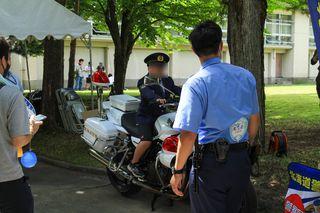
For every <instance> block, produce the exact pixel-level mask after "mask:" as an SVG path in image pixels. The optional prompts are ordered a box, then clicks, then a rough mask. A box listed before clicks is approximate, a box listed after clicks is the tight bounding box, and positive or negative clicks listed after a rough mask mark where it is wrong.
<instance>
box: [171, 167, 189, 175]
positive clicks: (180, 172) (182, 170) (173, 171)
mask: <svg viewBox="0 0 320 213" xmlns="http://www.w3.org/2000/svg"><path fill="white" fill-rule="evenodd" d="M171 172H172V174H173V175H178V174H184V173H185V172H186V170H185V168H183V169H179V170H176V169H175V168H174V167H172V169H171Z"/></svg>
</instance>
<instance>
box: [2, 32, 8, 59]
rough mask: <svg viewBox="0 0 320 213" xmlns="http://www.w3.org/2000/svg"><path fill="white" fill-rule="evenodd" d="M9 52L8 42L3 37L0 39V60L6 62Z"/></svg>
mask: <svg viewBox="0 0 320 213" xmlns="http://www.w3.org/2000/svg"><path fill="white" fill-rule="evenodd" d="M9 52H10V46H9V44H8V42H7V41H6V40H5V39H4V38H3V37H0V59H2V57H5V59H6V60H8V59H9Z"/></svg>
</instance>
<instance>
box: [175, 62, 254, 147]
mask: <svg viewBox="0 0 320 213" xmlns="http://www.w3.org/2000/svg"><path fill="white" fill-rule="evenodd" d="M258 112H259V105H258V98H257V92H256V81H255V78H254V76H253V75H252V74H251V73H250V72H249V71H247V70H246V69H243V68H241V67H237V66H234V65H231V64H226V63H221V61H220V59H219V58H211V59H209V60H207V61H205V62H204V63H203V64H202V67H201V69H200V71H199V72H198V73H197V74H195V75H194V76H193V77H191V78H190V79H188V81H187V82H186V84H185V85H184V86H183V89H182V94H181V99H180V103H179V107H178V111H177V115H176V119H175V122H174V126H173V127H174V129H176V130H178V131H181V130H186V131H191V132H194V133H197V134H198V135H199V143H200V144H206V143H212V142H215V141H216V140H217V139H219V138H225V139H227V140H228V141H229V142H230V143H237V142H243V141H246V140H248V121H249V118H250V116H251V115H253V114H257V113H258Z"/></svg>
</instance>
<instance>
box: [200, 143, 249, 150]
mask: <svg viewBox="0 0 320 213" xmlns="http://www.w3.org/2000/svg"><path fill="white" fill-rule="evenodd" d="M214 144H215V143H208V144H204V145H200V146H201V150H202V151H203V152H216V148H215V145H214ZM248 148H249V142H248V141H246V142H242V143H234V144H229V150H230V151H240V150H244V149H248Z"/></svg>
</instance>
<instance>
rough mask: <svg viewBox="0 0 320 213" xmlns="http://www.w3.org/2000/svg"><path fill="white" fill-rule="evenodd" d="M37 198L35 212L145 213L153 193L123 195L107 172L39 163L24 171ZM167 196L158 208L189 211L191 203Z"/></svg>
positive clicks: (148, 210) (161, 200) (161, 210)
mask: <svg viewBox="0 0 320 213" xmlns="http://www.w3.org/2000/svg"><path fill="white" fill-rule="evenodd" d="M25 173H26V175H28V176H29V177H30V181H29V182H30V184H31V187H32V191H33V194H34V199H35V213H108V212H110V213H122V212H130V213H145V212H151V207H150V203H151V199H152V194H151V193H149V192H146V191H141V192H140V193H139V194H137V196H136V197H134V198H125V197H122V196H121V195H120V194H119V193H118V192H117V191H116V190H115V189H114V188H113V187H112V186H111V185H110V182H109V180H108V179H107V178H106V177H104V176H98V175H91V174H87V173H81V172H75V171H69V170H66V169H61V168H57V167H53V166H49V165H47V164H43V163H39V164H38V165H37V166H36V168H34V169H30V170H27V171H25ZM168 203H169V202H168V201H167V199H165V198H160V199H159V201H158V202H157V204H156V211H155V212H156V213H157V212H159V213H161V212H163V213H164V212H166V213H167V212H175V213H180V212H181V213H182V212H183V213H187V212H189V204H188V202H186V201H184V202H181V201H179V202H178V201H176V202H175V203H174V206H173V207H170V206H169V205H168Z"/></svg>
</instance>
